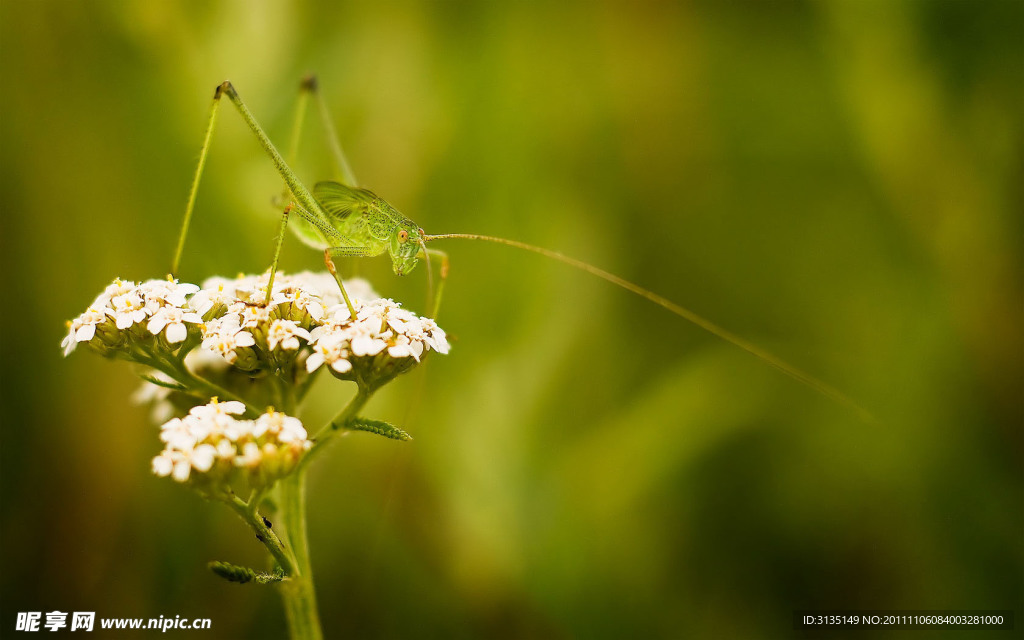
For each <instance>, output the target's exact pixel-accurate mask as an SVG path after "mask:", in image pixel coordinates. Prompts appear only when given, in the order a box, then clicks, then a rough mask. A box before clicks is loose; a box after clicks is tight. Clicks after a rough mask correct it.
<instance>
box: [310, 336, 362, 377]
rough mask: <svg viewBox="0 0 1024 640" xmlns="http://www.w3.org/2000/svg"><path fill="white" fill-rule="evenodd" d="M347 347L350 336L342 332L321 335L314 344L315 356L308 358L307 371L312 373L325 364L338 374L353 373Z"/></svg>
mask: <svg viewBox="0 0 1024 640" xmlns="http://www.w3.org/2000/svg"><path fill="white" fill-rule="evenodd" d="M347 345H348V336H347V335H345V333H344V332H342V331H333V332H325V333H321V334H320V335H319V336H318V337H317V339H316V342H315V343H314V344H313V354H312V355H311V356H309V357H308V358H306V371H308V372H309V373H312V372H314V371H316V370H317V369H319V368H320V366H321V365H323V364H325V363H326V364H327V365H328V366H330V367H331V368H332V369H334V370H335V371H337V372H338V373H347V372H348V371H351V370H352V363H351V362H349V360H348V357H349V351H348V349H347Z"/></svg>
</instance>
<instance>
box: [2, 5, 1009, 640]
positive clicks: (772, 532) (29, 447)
mask: <svg viewBox="0 0 1024 640" xmlns="http://www.w3.org/2000/svg"><path fill="white" fill-rule="evenodd" d="M1022 7H1024V3H1020V2H968V1H960V2H955V1H937V2H905V1H898V2H893V1H886V2H872V1H863V2H862V1H856V0H847V1H837V2H770V3H717V2H710V1H707V2H689V3H682V4H664V3H647V2H644V3H631V4H628V5H626V6H615V5H604V4H600V3H582V2H581V3H578V4H563V3H548V2H506V3H497V2H495V3H471V2H447V3H436V4H406V3H401V4H390V3H361V4H341V3H334V2H327V1H324V2H313V1H306V2H301V1H300V2H284V1H280V2H243V1H241V0H240V1H238V2H201V1H196V2H170V1H167V2H155V1H154V2H142V1H116V2H95V1H93V2H70V1H48V2H39V1H37V2H17V1H15V0H3V2H0V47H2V56H0V86H2V87H3V99H2V106H0V116H2V117H0V162H2V171H0V186H2V202H3V208H4V214H3V220H4V231H3V237H2V245H3V250H2V252H0V254H2V255H0V260H2V265H0V266H2V272H0V275H2V278H3V283H4V295H5V297H6V299H7V300H8V301H9V302H10V303H11V305H10V307H9V308H8V310H7V311H6V312H4V313H3V314H2V316H0V317H2V322H3V327H4V331H3V336H4V337H3V340H2V341H0V348H2V350H3V384H2V389H3V398H2V401H3V406H4V411H3V413H2V415H3V422H4V425H3V439H2V443H3V445H2V481H3V483H2V505H0V533H2V544H3V547H4V549H5V550H6V553H5V557H4V569H3V571H2V572H0V575H2V578H0V580H2V594H0V595H2V618H0V629H5V630H7V631H10V630H12V629H13V625H14V618H15V612H17V611H44V612H45V611H52V610H55V609H60V610H63V611H67V610H79V611H96V612H97V614H98V615H99V616H133V617H135V616H137V617H156V616H158V615H161V614H163V615H165V616H174V615H182V616H184V617H209V618H212V620H213V631H211V632H207V633H206V634H205V635H207V636H208V637H223V638H232V637H252V638H264V637H265V638H275V637H281V636H282V635H283V634H284V633H285V626H284V619H283V613H282V610H281V608H280V604H279V601H278V598H277V595H276V593H275V592H274V590H273V589H271V588H261V587H255V586H244V587H240V586H236V585H231V584H227V583H225V582H222V581H221V580H219V579H217V578H216V577H215V576H213V575H212V574H211V573H210V572H209V571H208V570H207V569H206V562H207V561H209V560H212V559H222V560H229V561H233V562H239V563H249V564H254V565H259V564H260V563H261V558H262V551H261V547H260V545H258V544H257V543H256V541H254V540H252V538H251V535H250V534H249V533H248V532H247V530H246V529H245V528H244V526H243V525H242V523H241V522H240V521H239V520H238V519H237V518H236V517H235V516H233V515H232V514H230V513H229V512H228V511H227V510H226V509H224V508H223V507H220V506H218V505H214V504H209V503H204V502H203V501H202V500H200V499H199V498H198V497H196V496H195V495H193V494H191V493H190V492H188V491H186V490H183V489H182V488H181V487H179V486H176V485H175V484H174V483H172V482H169V481H167V480H164V479H158V478H156V477H154V476H153V475H152V474H151V473H150V471H149V460H150V458H151V457H152V456H153V455H155V454H156V453H157V452H158V451H159V449H160V444H159V442H158V440H157V438H156V433H157V432H156V428H155V427H154V426H153V425H152V424H151V423H150V422H149V421H148V417H147V411H146V409H144V408H142V407H138V406H135V405H133V404H132V402H131V401H130V399H129V397H130V395H131V393H132V392H133V390H134V389H135V388H136V387H137V384H138V380H137V378H136V377H135V376H134V374H133V372H132V371H130V370H129V368H128V367H126V366H124V365H122V364H115V363H110V362H106V361H102V360H101V359H98V358H96V357H93V356H91V355H88V354H86V353H85V352H81V353H79V352H76V353H74V354H73V355H72V357H69V358H68V359H67V360H64V359H63V358H62V357H61V352H60V349H59V343H60V340H61V338H62V337H63V334H64V324H63V323H64V320H66V319H68V318H72V317H74V316H76V315H77V314H79V313H80V312H81V311H82V310H84V309H85V307H86V305H87V304H88V303H89V302H90V301H91V300H92V299H93V297H94V296H95V295H96V294H97V293H99V291H100V290H101V289H102V288H103V287H104V286H105V285H106V284H107V283H108V282H109V281H110V280H112V279H113V278H114V277H115V276H121V277H123V278H128V279H145V278H149V277H160V276H161V275H163V274H164V273H166V271H167V269H168V267H169V263H170V260H171V255H172V252H173V248H174V247H173V245H174V242H175V238H176V234H177V230H178V225H179V223H180V217H181V214H182V212H183V208H184V204H185V199H186V195H187V193H188V187H189V182H190V180H191V175H192V171H193V169H194V165H195V161H196V159H197V156H198V149H199V145H200V142H201V139H202V134H203V128H204V126H205V122H206V117H207V109H208V106H209V101H210V98H211V97H212V94H213V90H214V87H215V86H216V85H217V84H218V83H219V82H220V81H222V80H223V79H225V78H230V79H231V80H232V81H233V82H234V84H235V86H236V87H237V88H238V90H239V92H240V93H241V95H242V96H243V98H244V99H245V100H246V101H247V103H248V104H249V106H250V107H251V109H252V110H253V111H254V113H255V114H256V116H257V118H259V119H260V120H261V122H262V123H263V124H264V126H265V127H266V128H267V129H268V131H269V133H270V135H271V137H272V138H274V139H275V140H278V141H279V142H280V143H282V144H283V141H284V140H285V139H286V138H287V134H288V130H289V126H290V110H291V108H292V107H293V105H294V102H295V99H296V88H297V85H298V81H299V79H300V78H301V77H302V75H303V74H304V73H306V72H308V71H315V72H317V73H318V74H319V77H320V80H321V86H322V88H323V91H324V93H325V96H326V97H327V100H328V102H329V104H330V106H331V109H332V114H333V120H334V123H335V125H336V127H337V129H338V130H339V132H340V134H341V136H342V139H343V142H344V144H345V146H346V148H347V150H348V152H349V156H350V159H351V161H352V164H353V167H354V169H355V172H356V174H357V176H359V178H360V181H361V182H362V183H363V184H365V185H366V186H369V187H370V188H372V189H374V190H375V191H377V192H378V193H380V194H382V195H384V197H386V198H387V199H388V200H389V201H390V202H391V203H392V204H394V205H395V206H397V207H398V208H399V209H401V210H402V211H403V212H405V213H406V214H407V215H409V216H410V217H412V218H413V219H415V220H416V221H417V222H419V223H420V224H421V225H422V226H423V227H424V228H425V229H427V231H428V232H431V233H441V232H455V231H462V232H478V233H488V234H493V235H501V236H506V237H511V238H516V239H519V240H524V241H527V242H532V243H535V244H539V245H542V246H545V247H550V248H553V249H558V250H561V251H564V252H565V253H568V254H570V255H573V256H576V257H579V258H582V259H585V260H588V261H590V262H593V263H594V264H596V265H599V266H601V267H604V268H607V269H609V270H610V271H612V272H614V273H616V274H619V275H622V276H623V277H626V278H628V279H630V280H633V281H636V282H638V283H640V284H642V285H644V286H647V287H649V288H651V289H653V290H654V291H657V292H659V293H661V294H663V295H665V296H667V297H669V298H670V299H672V300H674V301H677V302H680V303H682V304H684V305H686V306H688V307H690V308H692V309H694V310H695V311H697V312H698V313H701V314H703V315H705V316H707V317H709V318H711V319H713V320H715V321H716V322H719V323H721V324H722V325H724V326H726V327H728V328H729V329H731V330H733V331H735V332H737V333H739V334H741V335H743V336H746V337H748V338H749V339H751V340H752V341H754V342H756V343H757V344H758V345H761V346H763V347H764V348H766V349H768V350H769V351H772V352H774V353H776V354H778V355H779V356H781V357H783V358H784V359H786V360H788V361H790V362H792V363H794V364H795V365H797V366H799V367H801V368H804V369H805V370H807V371H809V372H812V373H814V374H815V375H817V376H819V377H821V378H822V379H824V380H826V381H829V382H830V383H832V384H834V385H835V386H837V387H839V388H840V389H842V390H843V391H845V392H846V393H848V394H849V395H851V396H853V397H855V398H857V399H858V400H859V401H860V402H861V403H862V404H864V405H865V406H866V407H868V408H870V409H871V410H872V411H873V412H874V413H875V414H876V415H877V417H878V418H879V422H878V424H864V423H862V422H860V421H858V420H857V418H856V416H854V415H852V414H851V412H850V411H848V410H846V409H844V408H843V407H841V406H838V405H836V404H834V403H832V402H830V401H828V400H827V399H825V398H823V397H821V396H819V395H818V394H816V393H815V392H814V391H812V390H811V389H809V388H807V387H804V386H801V385H799V384H797V383H795V382H793V381H792V380H790V379H789V378H786V377H784V376H782V375H780V374H779V373H777V372H776V371H775V370H773V369H771V368H770V367H768V366H765V365H764V364H762V363H761V362H759V361H757V360H755V359H753V358H751V357H749V356H748V355H746V354H744V353H743V352H741V351H739V350H738V349H736V348H734V347H732V346H730V345H728V344H725V343H723V342H721V341H719V340H717V339H715V338H713V337H712V336H709V335H707V334H705V333H704V332H702V331H700V330H699V329H697V328H695V327H694V326H692V325H689V324H688V323H686V322H684V321H682V320H680V319H678V318H676V317H674V316H672V315H670V314H668V313H666V312H665V311H663V310H661V309H659V308H658V307H655V306H653V305H651V304H650V303H648V302H645V301H644V300H641V299H639V298H636V297H634V296H631V295H630V294H628V293H626V292H623V291H621V290H618V289H616V288H614V287H612V286H610V285H607V284H606V283H603V282H601V281H598V280H596V279H593V278H591V277H590V276H587V275H585V274H582V273H579V272H576V271H573V270H571V269H569V268H567V267H564V266H562V265H559V264H557V263H553V262H550V261H547V260H544V259H542V258H540V257H537V256H533V255H530V254H525V253H520V252H516V251H514V250H512V249H508V248H504V247H498V246H491V245H482V244H476V243H470V242H464V241H450V242H449V243H448V244H446V245H438V246H439V247H441V248H444V249H445V250H447V251H448V252H449V253H450V255H451V257H452V261H453V270H452V275H451V279H450V281H449V285H448V289H447V294H446V302H445V305H444V308H443V309H442V313H441V316H440V322H441V325H442V326H443V327H445V329H446V330H448V332H449V333H450V334H451V335H452V336H453V338H454V339H455V343H454V348H453V349H452V352H451V354H450V355H449V356H447V357H435V358H432V359H431V361H430V363H429V365H427V366H426V367H425V368H423V369H421V370H418V371H416V372H414V373H413V374H411V375H410V376H407V377H406V378H404V379H402V380H400V381H399V382H397V383H395V384H393V385H391V386H390V387H389V388H388V389H387V392H386V393H382V394H381V395H380V396H378V397H377V398H376V399H375V400H374V402H373V403H372V404H371V407H370V410H369V414H370V415H372V416H374V417H380V418H383V419H389V420H392V421H395V422H396V423H398V424H401V425H402V426H404V427H405V428H406V429H407V430H408V431H410V432H411V433H412V434H413V436H414V437H415V438H416V439H415V440H414V441H413V442H411V443H395V442H391V441H383V440H380V439H377V438H375V437H373V436H370V435H367V434H357V435H352V436H351V437H349V438H347V439H345V440H343V441H341V443H339V444H338V445H336V446H335V447H334V449H333V450H332V451H331V452H329V455H328V456H325V457H324V458H323V459H322V461H321V462H320V463H319V464H318V465H317V466H316V468H315V469H314V471H313V474H312V482H311V495H310V500H311V507H310V509H311V522H310V526H311V537H312V545H313V556H314V566H315V567H316V571H317V581H318V590H319V596H320V605H321V609H322V613H323V619H324V620H323V621H324V625H325V628H326V629H327V633H328V637H340V636H342V635H350V636H352V637H366V638H373V637H417V636H432V637H441V636H444V637H456V638H478V637H498V638H500V637H509V638H517V637H546V638H571V637H587V638H598V637H609V638H617V637H682V636H693V637H731V638H743V637H749V638H768V637H789V636H791V635H792V634H793V633H794V632H793V631H792V627H791V618H792V612H793V610H794V609H814V608H845V609H858V608H882V609H896V608H956V609H967V608H1012V607H1017V609H1016V611H1017V616H1018V628H1019V625H1021V624H1024V620H1021V619H1020V616H1021V615H1022V610H1021V608H1020V602H1022V595H1024V577H1022V576H1024V559H1022V547H1024V544H1022V541H1024V482H1022V475H1024V471H1022V469H1024V465H1022V461H1024V455H1022V452H1024V437H1022V433H1021V426H1022V424H1024V403H1022V395H1024V377H1022V366H1024V365H1022V363H1024V343H1022V332H1021V327H1022V326H1024V317H1022V315H1024V314H1022V300H1024V294H1022V291H1024V289H1022V272H1024V270H1022V260H1021V257H1022V255H1024V252H1022V246H1021V245H1022V237H1024V216H1022V215H1021V213H1022V211H1024V189H1022V186H1021V185H1022V180H1021V179H1022V177H1024V171H1022V169H1024V151H1022V150H1024V144H1022V142H1024V116H1022V114H1024V99H1022V98H1024V91H1022V86H1024V84H1022V82H1021V78H1022V70H1024V48H1022V45H1021V36H1022V33H1021V29H1022V25H1024V12H1022ZM221 114H222V115H221V118H220V126H219V128H218V130H217V132H216V136H215V140H214V146H213V150H212V152H211V157H210V160H209V163H208V166H207V171H206V175H205V181H204V183H203V185H202V188H201V190H200V194H199V204H198V209H197V214H196V215H197V217H196V220H195V223H194V226H193V233H192V235H191V237H190V240H189V245H188V247H187V252H186V256H185V261H184V265H185V266H184V269H183V273H182V276H183V278H184V279H186V280H191V281H200V280H202V279H203V278H205V277H208V276H210V275H216V274H220V275H233V274H235V273H237V272H242V271H244V272H256V271H262V270H263V269H265V268H266V266H267V264H268V262H269V259H270V256H271V254H272V251H273V236H274V233H275V232H276V225H277V222H278V219H277V215H278V211H277V210H275V209H274V207H273V206H271V204H270V200H271V198H272V197H273V196H274V195H275V193H278V191H279V182H278V181H277V178H276V174H275V173H274V170H273V168H272V166H271V164H270V163H269V161H268V160H267V159H266V158H265V157H264V156H263V154H262V152H261V151H260V150H259V148H258V147H257V145H256V143H255V141H254V140H253V139H252V138H251V136H249V134H248V133H247V131H246V130H245V129H244V126H243V124H242V123H241V120H240V119H239V118H238V117H237V116H236V114H235V113H234V112H233V111H232V110H230V108H229V107H225V109H224V110H222V111H221ZM314 114H315V112H312V111H311V112H310V118H309V119H308V120H307V122H308V127H307V135H306V137H305V138H304V139H303V143H302V144H303V159H302V160H301V161H300V162H299V163H298V165H297V170H298V172H299V173H300V175H301V176H302V177H303V178H304V179H305V180H306V181H307V182H308V183H312V182H315V181H316V180H320V179H326V178H330V177H332V173H331V163H330V159H329V154H328V149H327V146H326V144H325V143H324V140H323V138H322V134H323V128H322V127H321V125H320V124H319V122H318V121H317V120H316V119H315V117H314ZM284 252H285V254H284V265H285V268H287V269H301V268H313V269H316V268H318V267H319V265H320V261H319V258H318V255H317V254H316V253H315V252H312V251H309V250H307V249H305V248H304V247H302V246H301V245H300V244H299V243H298V242H297V241H296V240H294V239H293V238H289V240H288V242H287V243H286V245H285V249H284ZM355 268H358V270H359V272H360V273H361V274H362V275H364V276H366V277H368V278H370V279H371V280H372V281H373V283H374V284H375V286H376V287H377V289H378V290H379V291H380V292H381V293H383V294H385V295H388V296H391V297H395V298H396V299H399V300H402V301H405V302H406V304H407V305H408V306H410V307H411V308H413V309H415V310H422V309H423V307H424V302H423V301H424V295H425V289H426V279H425V274H424V271H423V270H422V269H420V270H417V271H416V272H415V273H414V274H412V275H410V276H408V277H406V278H404V279H398V278H396V277H395V276H393V275H392V273H391V269H390V265H389V264H388V261H387V260H386V259H384V258H379V259H374V260H364V261H362V262H360V263H359V264H358V265H354V264H352V263H348V264H345V265H344V269H345V270H346V271H347V272H351V271H352V270H353V269H355ZM321 382H324V381H321ZM351 392H352V391H351V389H349V388H348V387H347V386H346V385H345V384H342V383H337V382H334V383H333V384H323V385H321V387H319V388H318V389H317V397H316V402H315V403H314V405H313V406H311V407H310V408H309V412H308V414H307V415H308V416H309V421H310V423H311V424H312V425H317V424H319V420H320V419H323V418H324V417H326V416H327V415H329V414H330V413H332V412H333V410H335V409H336V408H337V407H339V406H340V405H341V404H342V403H343V402H344V400H345V398H346V397H347V396H348V395H349V394H350V393H351ZM892 635H896V634H892ZM873 637H892V636H887V635H886V634H884V633H878V634H876V635H874V636H873ZM929 637H932V636H929ZM993 637H995V636H993ZM1000 637H1002V636H1000Z"/></svg>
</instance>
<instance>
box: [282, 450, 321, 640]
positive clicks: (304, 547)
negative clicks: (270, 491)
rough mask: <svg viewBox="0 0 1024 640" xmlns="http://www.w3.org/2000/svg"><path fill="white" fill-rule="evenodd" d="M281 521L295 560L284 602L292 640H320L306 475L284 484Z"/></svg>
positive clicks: (284, 587) (284, 586)
mask: <svg viewBox="0 0 1024 640" xmlns="http://www.w3.org/2000/svg"><path fill="white" fill-rule="evenodd" d="M278 495H279V496H280V504H279V505H278V515H277V520H278V522H280V525H281V526H282V527H283V529H284V531H285V535H286V536H287V538H288V542H289V543H290V545H291V552H292V556H293V557H294V558H295V569H294V571H293V572H290V576H291V577H290V579H289V580H286V581H284V582H282V583H281V585H280V590H281V598H282V599H283V600H284V609H285V613H286V614H287V616H288V628H289V629H290V631H291V634H290V635H291V638H292V640H310V639H312V640H320V639H321V638H323V630H322V629H321V628H320V614H319V612H318V611H317V605H316V589H315V587H314V586H313V567H312V565H311V564H310V562H309V539H308V537H307V534H306V474H305V473H303V472H302V471H301V470H299V469H296V471H295V473H293V474H292V475H290V476H288V477H287V478H284V479H283V480H281V484H280V493H279V494H278Z"/></svg>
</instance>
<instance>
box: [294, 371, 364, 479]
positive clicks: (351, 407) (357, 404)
mask: <svg viewBox="0 0 1024 640" xmlns="http://www.w3.org/2000/svg"><path fill="white" fill-rule="evenodd" d="M374 391H376V389H370V388H368V387H365V386H363V385H362V384H360V385H359V391H357V392H356V395H355V397H354V398H352V400H351V401H349V403H348V405H347V406H346V407H345V408H344V409H342V411H341V413H339V414H338V415H337V416H335V418H334V419H333V420H331V421H330V422H329V423H328V424H327V425H325V426H324V427H323V428H322V429H320V431H319V432H317V434H316V435H315V436H314V440H315V441H316V442H315V444H313V448H312V449H310V450H309V451H308V452H307V453H306V455H304V456H302V460H299V466H298V468H297V469H296V472H301V471H302V470H303V469H304V468H305V466H306V465H307V464H309V461H310V460H312V459H313V456H315V455H317V454H318V453H319V452H321V451H323V449H324V446H325V445H326V444H327V443H328V442H329V441H330V440H331V438H332V437H333V436H334V434H336V433H338V432H339V431H341V430H342V429H344V428H345V425H346V424H347V423H348V421H349V420H351V419H352V418H354V417H356V414H358V413H359V412H360V411H361V410H362V408H363V407H364V406H365V405H366V403H367V401H368V400H369V399H370V396H372V395H373V392H374Z"/></svg>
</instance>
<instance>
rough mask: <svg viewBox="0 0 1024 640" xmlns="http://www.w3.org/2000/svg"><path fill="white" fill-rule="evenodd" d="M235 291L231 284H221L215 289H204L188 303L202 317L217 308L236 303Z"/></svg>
mask: <svg viewBox="0 0 1024 640" xmlns="http://www.w3.org/2000/svg"><path fill="white" fill-rule="evenodd" d="M236 300H237V298H236V297H235V289H234V287H232V286H231V285H230V284H228V283H225V282H220V283H218V284H217V286H215V287H211V288H203V289H201V290H200V291H199V292H197V293H196V295H194V296H192V298H191V299H190V300H189V301H188V303H189V305H190V306H191V307H192V308H193V309H195V310H196V313H198V314H199V315H201V316H205V315H206V313H207V312H208V311H209V310H210V309H213V308H214V307H216V306H219V305H224V306H227V305H229V304H231V303H232V302H235V301H236Z"/></svg>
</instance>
